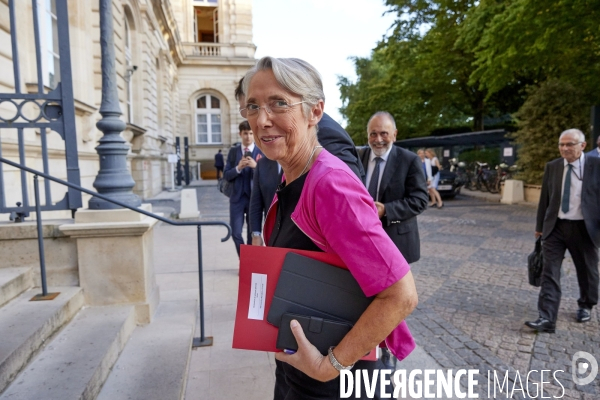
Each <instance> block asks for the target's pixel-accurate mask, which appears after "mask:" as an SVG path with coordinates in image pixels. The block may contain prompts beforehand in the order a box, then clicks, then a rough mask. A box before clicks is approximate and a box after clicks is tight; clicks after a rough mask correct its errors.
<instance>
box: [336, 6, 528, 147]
mask: <svg viewBox="0 0 600 400" xmlns="http://www.w3.org/2000/svg"><path fill="white" fill-rule="evenodd" d="M476 3H477V2H476V1H473V0H454V1H449V0H431V1H423V0H388V1H387V2H386V4H387V5H388V6H390V12H394V13H396V14H397V15H398V18H397V19H396V21H395V24H394V26H393V33H392V34H391V35H390V37H388V38H387V39H386V40H385V41H382V42H381V43H380V44H379V45H378V47H377V48H376V49H375V50H374V51H373V53H372V55H371V57H370V58H355V59H354V62H355V68H356V74H357V76H358V80H357V82H356V83H351V82H350V81H349V80H348V79H347V78H344V77H340V78H339V82H338V84H339V86H340V92H341V95H342V101H343V107H342V108H341V110H340V111H341V113H342V114H343V115H344V116H345V117H346V118H347V120H348V127H347V130H348V132H349V133H350V134H351V136H352V137H353V139H354V140H356V141H357V142H358V143H364V141H365V140H366V134H365V129H366V123H367V121H368V118H369V116H370V115H372V114H373V113H374V112H376V111H379V110H386V111H389V112H390V113H391V114H392V115H394V116H395V117H396V124H397V127H398V132H399V135H398V136H399V138H406V137H413V136H425V135H428V134H430V132H432V131H434V130H436V129H439V128H452V127H463V126H465V125H466V126H471V127H472V129H473V130H483V129H484V118H485V117H497V116H500V115H502V114H506V113H507V112H512V111H516V109H517V108H518V106H519V105H520V104H522V102H523V100H524V98H523V96H522V95H521V91H522V88H523V86H524V84H519V83H518V82H517V83H516V84H514V83H513V85H512V86H509V85H507V87H506V88H505V91H504V92H503V93H501V95H499V96H490V95H489V93H488V92H487V89H485V86H484V85H482V84H480V82H477V81H475V82H471V74H472V72H473V70H474V67H473V63H474V62H475V53H474V52H473V50H472V49H471V48H469V47H468V46H466V45H465V43H464V42H462V41H461V40H460V34H461V30H460V27H461V26H462V24H463V23H464V19H465V17H466V15H467V13H468V11H469V10H470V9H472V8H473V7H474V5H475V4H476ZM515 99H516V102H515ZM515 107H516V108H515Z"/></svg>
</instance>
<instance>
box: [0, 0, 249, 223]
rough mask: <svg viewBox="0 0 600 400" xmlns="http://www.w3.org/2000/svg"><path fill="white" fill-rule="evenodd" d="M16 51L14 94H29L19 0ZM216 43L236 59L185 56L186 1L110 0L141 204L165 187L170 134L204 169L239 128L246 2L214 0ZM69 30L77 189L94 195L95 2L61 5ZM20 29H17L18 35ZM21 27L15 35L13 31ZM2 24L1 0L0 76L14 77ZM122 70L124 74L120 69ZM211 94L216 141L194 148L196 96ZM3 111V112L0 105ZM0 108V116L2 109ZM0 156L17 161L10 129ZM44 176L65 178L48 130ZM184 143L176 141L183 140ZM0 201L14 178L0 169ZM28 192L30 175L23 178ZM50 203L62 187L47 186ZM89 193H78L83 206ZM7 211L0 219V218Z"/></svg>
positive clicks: (5, 83)
mask: <svg viewBox="0 0 600 400" xmlns="http://www.w3.org/2000/svg"><path fill="white" fill-rule="evenodd" d="M15 3H16V4H17V9H16V18H17V20H18V24H19V31H18V36H17V38H18V41H19V43H18V45H19V51H20V53H19V58H20V65H21V74H22V82H23V83H22V85H21V86H22V87H21V91H22V92H24V93H25V92H27V91H28V90H37V84H36V82H37V71H36V68H35V45H34V35H33V30H32V29H31V26H32V25H33V24H32V17H31V15H32V10H31V2H30V1H17V2H15ZM218 7H219V18H220V31H219V39H220V40H219V42H220V43H219V46H221V48H223V49H228V50H227V51H229V52H230V53H231V54H234V56H227V57H224V56H223V57H195V56H192V55H190V54H186V52H185V51H183V43H185V42H190V41H193V2H192V0H170V1H166V0H164V1H151V0H113V9H112V11H113V24H114V42H115V52H116V72H117V85H118V95H119V102H120V106H121V111H122V112H123V115H122V116H121V119H122V120H124V121H127V122H128V124H127V129H125V131H123V133H122V136H123V138H124V139H125V140H126V142H128V143H129V144H130V145H131V151H130V154H129V156H128V160H129V166H130V170H131V172H132V176H133V178H134V180H135V182H136V184H135V187H134V189H133V190H134V192H135V193H136V194H137V195H139V196H141V197H142V198H149V197H152V196H154V195H156V194H158V193H159V192H160V191H161V190H163V188H165V187H168V186H170V172H169V166H168V163H167V155H168V154H172V153H174V152H175V148H174V144H175V137H176V136H180V137H182V138H183V137H185V136H187V137H188V138H189V141H190V160H191V161H192V165H194V164H195V163H196V162H197V161H200V162H202V166H203V168H212V160H213V156H214V154H215V153H216V152H217V150H218V149H219V148H221V149H223V150H224V152H225V153H227V150H228V149H229V147H230V146H231V144H232V143H234V142H236V141H237V125H238V124H239V123H240V122H241V121H242V118H241V116H239V113H238V112H237V109H238V106H237V104H236V102H235V99H234V96H233V92H234V89H235V86H236V84H237V81H238V80H239V79H240V78H241V76H243V74H244V73H245V72H246V71H247V69H248V68H250V67H251V66H252V65H253V64H254V62H255V60H254V58H253V57H254V49H255V47H254V45H253V44H252V3H251V0H219V2H218ZM68 9H69V29H70V45H71V62H72V79H73V88H74V97H75V111H76V129H77V132H76V134H77V147H78V153H79V167H80V172H81V183H82V185H83V186H84V187H85V188H88V189H91V190H94V188H93V182H94V180H95V177H96V175H97V172H98V168H99V163H98V155H97V153H96V150H95V147H96V146H97V144H98V143H97V142H98V140H99V139H100V138H101V137H102V132H100V131H99V130H98V129H97V128H96V123H97V122H98V120H100V118H101V115H100V114H99V108H100V103H101V89H102V75H101V57H100V43H99V40H100V28H99V4H98V1H93V2H91V3H88V2H82V1H79V0H69V1H68ZM125 21H127V24H128V26H129V29H130V37H131V65H135V66H136V67H137V69H136V70H135V71H134V72H133V74H131V72H130V71H131V65H127V60H126V55H125V47H126V46H125V36H126V35H125ZM21 27H24V29H21ZM21 31H23V32H21ZM10 42H11V40H10V23H9V19H8V5H7V1H6V0H0V70H2V71H12V52H11V46H10ZM128 68H129V70H130V71H129V72H128ZM130 74H131V77H130V79H131V87H132V100H133V101H132V105H133V107H132V108H133V113H132V114H133V115H132V118H131V120H130V121H128V118H127V88H128V81H127V79H128V78H129V75H130ZM14 90H15V89H14V79H13V78H12V74H0V91H1V92H14ZM202 93H212V94H215V95H216V96H218V97H219V99H221V101H222V107H223V108H222V135H223V136H222V138H223V140H222V143H220V144H213V145H198V144H196V127H195V100H196V98H197V96H198V95H200V94H202ZM0 107H2V106H0ZM0 111H1V110H0ZM0 134H1V135H2V154H3V156H5V157H8V158H10V159H13V160H17V159H18V147H17V145H16V144H17V134H16V130H3V131H2V132H0ZM47 137H48V145H49V149H50V151H49V153H50V172H51V174H52V175H54V176H56V177H58V178H61V179H65V178H66V168H65V163H64V158H63V157H64V156H63V155H64V142H63V141H62V139H61V138H60V137H59V136H58V135H57V134H56V133H51V134H48V136H47ZM25 140H26V159H27V165H28V166H31V167H34V168H40V169H41V167H40V166H41V155H40V148H41V147H40V132H39V131H38V132H36V131H34V130H25ZM182 145H183V140H182ZM4 178H5V184H6V187H5V193H6V195H7V204H9V205H13V204H14V203H16V202H17V201H20V200H21V199H20V173H19V171H16V170H14V169H13V170H11V169H10V168H5V177H4ZM27 182H28V183H27V184H28V186H29V187H30V189H32V183H31V182H32V178H31V177H30V176H28V177H27ZM52 190H53V194H52V197H53V200H54V201H57V200H59V199H61V198H62V197H63V196H64V193H65V189H63V188H62V187H60V186H58V185H56V186H55V185H54V184H52ZM88 200H89V196H87V195H85V196H84V208H86V207H87V201H88ZM69 217H70V213H68V212H56V211H55V212H45V213H44V218H69ZM7 219H8V215H0V221H5V220H7Z"/></svg>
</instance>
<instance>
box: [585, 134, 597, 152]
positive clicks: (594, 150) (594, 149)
mask: <svg viewBox="0 0 600 400" xmlns="http://www.w3.org/2000/svg"><path fill="white" fill-rule="evenodd" d="M596 144H597V145H598V147H595V148H593V149H592V150H590V151H588V152H587V153H585V155H586V157H587V156H589V157H600V136H598V138H597V139H596Z"/></svg>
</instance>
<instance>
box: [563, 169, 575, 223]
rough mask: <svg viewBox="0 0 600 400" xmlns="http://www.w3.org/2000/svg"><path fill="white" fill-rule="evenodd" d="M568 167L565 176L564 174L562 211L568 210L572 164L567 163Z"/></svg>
mask: <svg viewBox="0 0 600 400" xmlns="http://www.w3.org/2000/svg"><path fill="white" fill-rule="evenodd" d="M567 167H569V169H568V170H567V176H565V187H564V189H563V197H562V206H561V209H562V212H564V213H567V212H569V200H570V199H569V198H570V197H571V172H572V171H573V165H571V164H567Z"/></svg>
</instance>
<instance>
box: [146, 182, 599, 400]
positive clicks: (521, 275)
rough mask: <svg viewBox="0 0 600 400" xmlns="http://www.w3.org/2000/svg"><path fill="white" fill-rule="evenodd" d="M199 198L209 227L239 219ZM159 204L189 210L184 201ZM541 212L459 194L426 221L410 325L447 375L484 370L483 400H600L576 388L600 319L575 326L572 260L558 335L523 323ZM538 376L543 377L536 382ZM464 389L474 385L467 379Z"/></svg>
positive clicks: (593, 391)
mask: <svg viewBox="0 0 600 400" xmlns="http://www.w3.org/2000/svg"><path fill="white" fill-rule="evenodd" d="M197 192H198V202H199V209H200V213H201V218H202V219H203V220H222V221H228V220H229V202H228V199H227V198H226V197H225V196H223V195H222V194H221V193H219V192H218V190H217V188H216V186H203V187H198V188H197ZM156 205H163V206H173V207H174V209H175V210H177V211H178V210H179V204H178V203H177V201H174V202H170V203H169V202H163V203H160V202H159V203H156ZM535 212H536V209H535V207H531V206H520V205H519V206H517V205H502V204H499V203H489V202H485V201H481V200H478V199H473V198H469V197H465V196H458V197H457V198H456V199H455V200H447V201H445V207H444V208H442V209H441V210H438V209H430V210H427V211H425V212H424V213H423V214H422V215H421V216H419V218H418V220H419V231H420V235H421V259H420V260H419V261H418V262H416V263H414V264H413V265H412V271H413V274H414V276H415V279H416V283H417V289H418V292H419V306H418V307H417V309H416V310H415V312H414V313H413V314H412V315H411V316H410V317H409V318H408V324H409V327H410V329H411V331H412V333H413V335H414V336H415V339H416V341H417V343H418V344H419V345H420V346H421V347H422V348H423V349H424V350H425V351H426V352H427V353H428V354H429V355H431V356H432V357H433V358H434V359H435V360H436V361H437V362H438V364H440V365H441V366H442V367H443V368H447V369H453V370H454V371H456V370H457V369H479V372H480V374H479V375H478V376H477V378H478V382H479V384H478V386H477V387H478V388H479V389H480V398H497V399H506V398H514V399H523V398H542V396H543V397H544V398H553V397H554V398H563V399H581V400H592V399H594V400H597V399H600V376H599V377H596V379H595V380H594V381H593V382H592V383H591V384H589V385H586V386H577V385H574V383H573V380H572V377H571V374H572V366H571V365H572V362H571V360H572V356H573V355H574V354H575V353H576V352H578V351H586V352H588V353H590V354H592V355H594V356H595V357H596V359H597V360H600V330H599V323H598V321H599V319H600V318H599V317H600V315H599V312H598V308H595V309H594V310H593V312H592V321H591V322H588V323H585V324H578V323H577V322H576V321H575V312H576V311H577V298H578V294H579V289H578V285H577V280H576V274H575V268H574V266H573V263H572V261H571V259H570V258H569V257H568V255H567V258H566V259H565V262H564V263H563V278H562V292H563V296H562V302H561V307H560V311H559V316H558V322H557V327H556V328H557V329H556V333H555V334H547V333H540V334H536V333H534V332H533V331H532V330H531V329H529V328H527V327H525V326H524V325H523V323H524V321H526V320H535V319H536V318H537V308H536V305H537V295H538V291H539V289H538V288H534V287H532V286H530V285H529V284H528V282H527V269H526V259H527V255H528V254H529V253H530V252H531V251H532V250H533V246H534V239H533V231H534V228H535ZM232 247H233V244H232ZM590 368H591V367H590ZM533 370H537V372H532V373H531V374H530V375H529V380H528V373H529V371H533ZM541 370H550V371H551V372H544V375H543V381H544V382H547V383H544V384H543V388H544V391H543V393H541V392H540V385H539V382H540V381H541V376H540V371H541ZM559 370H562V372H557V371H559ZM494 372H495V373H496V376H497V379H498V382H499V383H498V385H500V386H501V385H502V384H503V379H504V377H505V376H506V373H508V381H507V382H506V383H505V384H504V388H505V391H504V392H503V393H500V388H499V386H498V385H496V395H495V396H494V384H493V382H494ZM488 373H489V376H490V382H491V383H492V384H491V385H489V390H490V394H489V396H488V384H487V383H488ZM554 373H555V374H556V379H555V378H554V377H553V374H554ZM588 373H589V371H588ZM585 375H586V374H584V375H583V376H585ZM527 382H529V387H528V389H529V392H527ZM462 383H463V386H466V380H464V381H463V382H462ZM536 385H537V386H536ZM561 385H562V386H561ZM563 387H564V389H563ZM506 388H508V389H509V393H508V394H507V393H506ZM513 389H514V390H513ZM510 392H512V393H510Z"/></svg>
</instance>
